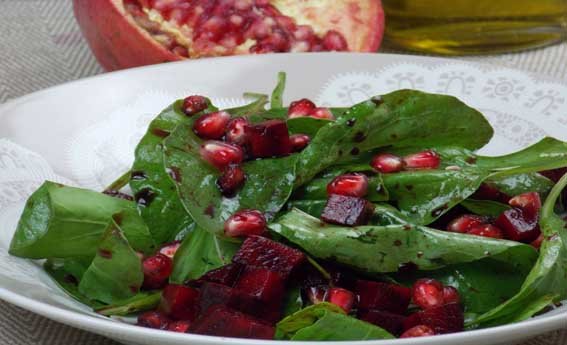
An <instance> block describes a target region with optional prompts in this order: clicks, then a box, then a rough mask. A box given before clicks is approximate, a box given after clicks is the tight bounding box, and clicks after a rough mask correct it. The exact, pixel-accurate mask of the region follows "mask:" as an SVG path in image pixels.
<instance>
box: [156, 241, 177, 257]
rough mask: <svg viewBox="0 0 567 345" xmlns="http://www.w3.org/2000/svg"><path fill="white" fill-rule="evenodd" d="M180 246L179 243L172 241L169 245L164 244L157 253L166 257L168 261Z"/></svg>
mask: <svg viewBox="0 0 567 345" xmlns="http://www.w3.org/2000/svg"><path fill="white" fill-rule="evenodd" d="M180 246H181V241H173V242H170V243H166V244H164V245H162V246H161V248H160V249H159V253H160V254H163V255H165V256H167V257H168V258H170V259H173V257H174V256H175V253H177V249H179V247H180Z"/></svg>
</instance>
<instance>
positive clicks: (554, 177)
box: [539, 168, 567, 183]
mask: <svg viewBox="0 0 567 345" xmlns="http://www.w3.org/2000/svg"><path fill="white" fill-rule="evenodd" d="M539 173H540V174H542V175H543V176H545V177H547V178H548V179H550V180H551V181H553V182H555V183H557V182H559V180H560V179H561V178H562V177H563V175H565V174H567V168H559V169H552V170H545V171H540V172H539Z"/></svg>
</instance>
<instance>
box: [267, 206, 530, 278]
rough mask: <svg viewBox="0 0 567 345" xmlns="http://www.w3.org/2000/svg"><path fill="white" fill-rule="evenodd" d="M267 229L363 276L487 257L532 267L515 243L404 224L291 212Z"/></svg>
mask: <svg viewBox="0 0 567 345" xmlns="http://www.w3.org/2000/svg"><path fill="white" fill-rule="evenodd" d="M270 229H272V230H273V231H275V232H276V233H278V234H280V235H282V236H283V237H285V238H286V239H287V240H289V241H290V242H292V243H295V244H296V245H298V246H300V247H301V248H303V249H304V250H305V251H307V252H308V253H309V254H311V255H313V256H315V257H317V258H320V259H327V260H333V261H336V262H338V263H341V264H344V265H347V266H350V267H353V268H355V269H357V270H358V271H362V272H367V273H387V272H396V271H397V270H398V268H399V267H400V265H402V264H405V263H408V262H413V263H414V264H416V265H417V266H418V267H419V269H420V270H424V271H427V270H435V269H439V268H442V267H445V266H448V265H453V264H458V263H465V262H473V261H477V260H481V259H484V258H488V257H492V258H494V259H495V260H498V261H504V262H512V261H516V262H523V263H526V264H527V265H531V264H533V262H535V260H536V257H537V253H536V251H535V250H534V249H533V247H531V246H529V245H525V244H522V243H518V242H512V241H505V240H495V239H491V238H486V237H480V236H473V235H466V234H458V233H451V232H446V231H439V230H434V229H430V228H426V227H423V226H415V225H410V224H403V225H388V226H359V227H353V228H349V227H341V226H335V225H330V224H326V223H324V222H322V221H320V220H319V219H317V218H314V217H311V216H309V215H308V214H306V213H303V212H301V211H299V210H292V211H290V212H289V213H287V214H286V215H284V216H282V217H281V218H279V219H278V220H277V222H275V223H273V224H271V225H270Z"/></svg>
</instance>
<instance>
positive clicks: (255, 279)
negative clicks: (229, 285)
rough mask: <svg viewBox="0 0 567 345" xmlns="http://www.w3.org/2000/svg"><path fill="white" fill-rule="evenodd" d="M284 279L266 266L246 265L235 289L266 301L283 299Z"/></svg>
mask: <svg viewBox="0 0 567 345" xmlns="http://www.w3.org/2000/svg"><path fill="white" fill-rule="evenodd" d="M284 287H285V283H284V279H283V278H282V276H281V275H280V274H279V273H278V272H274V271H271V270H269V269H266V268H256V267H250V266H249V267H246V268H245V269H244V272H242V274H241V275H240V278H239V280H238V282H237V283H236V286H235V287H234V288H235V289H237V290H239V291H240V292H242V293H245V294H247V295H251V296H254V297H255V298H258V299H260V300H262V301H265V302H270V301H273V300H276V299H282V298H283V295H284Z"/></svg>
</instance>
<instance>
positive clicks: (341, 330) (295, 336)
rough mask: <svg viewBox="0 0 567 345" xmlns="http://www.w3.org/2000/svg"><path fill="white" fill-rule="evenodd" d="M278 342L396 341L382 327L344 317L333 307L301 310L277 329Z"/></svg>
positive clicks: (322, 304)
mask: <svg viewBox="0 0 567 345" xmlns="http://www.w3.org/2000/svg"><path fill="white" fill-rule="evenodd" d="M275 337H276V339H277V340H307V341H316V340H318V341H325V340H327V341H332V340H335V341H341V340H370V339H394V338H395V337H394V336H393V335H391V334H390V333H388V332H386V331H385V330H383V329H382V328H380V327H377V326H375V325H372V324H370V323H367V322H364V321H361V320H358V319H355V318H354V317H350V316H348V315H345V313H344V311H343V310H342V309H341V308H339V307H337V306H336V305H334V304H331V303H319V304H315V305H312V306H309V307H307V308H305V309H302V310H300V311H298V312H296V313H294V314H292V315H290V316H288V317H286V318H285V319H283V320H282V321H280V322H279V323H278V324H277V325H276V336H275Z"/></svg>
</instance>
